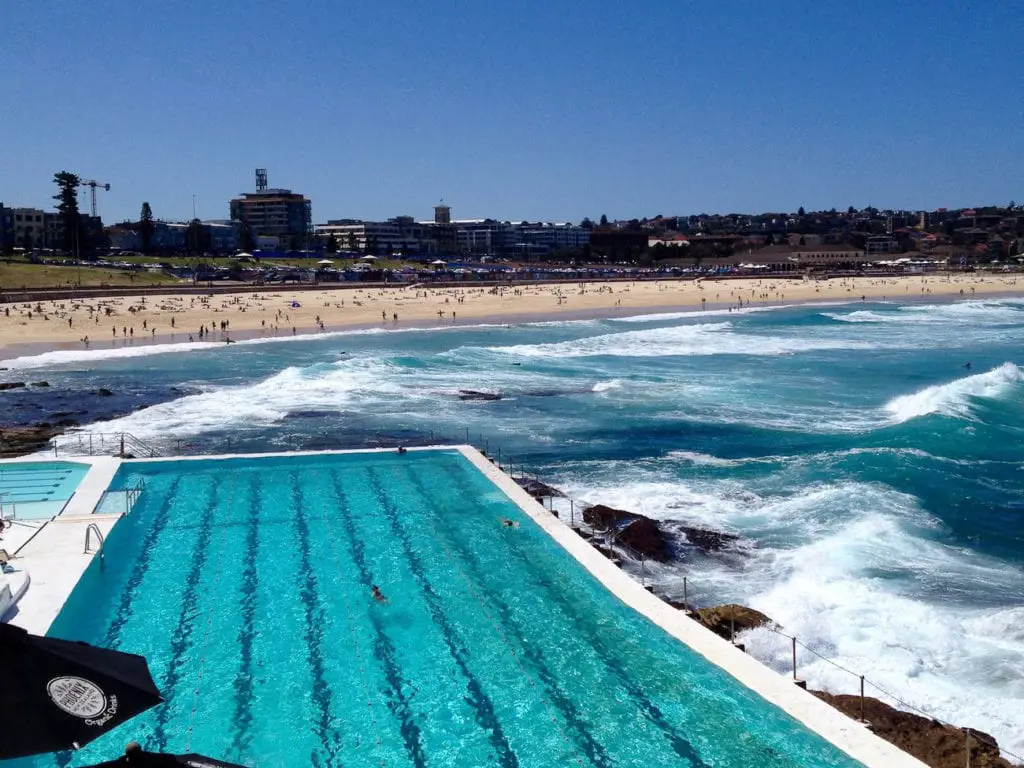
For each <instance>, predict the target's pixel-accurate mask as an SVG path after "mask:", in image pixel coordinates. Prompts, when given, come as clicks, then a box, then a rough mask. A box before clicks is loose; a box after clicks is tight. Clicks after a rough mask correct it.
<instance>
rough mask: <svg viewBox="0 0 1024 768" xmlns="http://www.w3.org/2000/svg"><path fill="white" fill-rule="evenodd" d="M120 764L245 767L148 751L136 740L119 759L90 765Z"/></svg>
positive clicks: (150, 767)
mask: <svg viewBox="0 0 1024 768" xmlns="http://www.w3.org/2000/svg"><path fill="white" fill-rule="evenodd" d="M120 765H134V766H140V767H141V768H181V766H185V768H243V767H242V766H240V765H236V764H235V763H225V762H224V761H223V760H214V759H213V758H212V757H203V756H202V755H193V754H189V755H167V754H164V753H163V752H146V751H144V750H143V749H142V747H140V746H139V745H138V744H136V743H135V742H132V743H131V744H129V745H128V746H127V747H126V748H125V750H124V754H123V755H122V756H121V757H119V758H117V760H108V761H107V762H105V763H99V764H97V765H92V766H89V768H115V766H120Z"/></svg>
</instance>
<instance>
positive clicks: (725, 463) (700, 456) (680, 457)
mask: <svg viewBox="0 0 1024 768" xmlns="http://www.w3.org/2000/svg"><path fill="white" fill-rule="evenodd" d="M666 458H669V459H675V460H677V461H683V462H687V463H689V464H693V465H694V466H698V467H736V466H739V465H740V464H742V463H743V462H744V461H746V459H723V458H721V457H720V456H712V455H711V454H709V453H700V452H698V451H669V453H668V454H666Z"/></svg>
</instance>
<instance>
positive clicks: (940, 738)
mask: <svg viewBox="0 0 1024 768" xmlns="http://www.w3.org/2000/svg"><path fill="white" fill-rule="evenodd" d="M516 482H517V483H518V484H519V485H520V486H521V487H523V488H524V490H526V491H527V492H528V493H529V494H530V495H531V496H533V497H534V498H536V499H538V500H541V499H544V498H566V495H565V494H564V493H563V492H562V491H560V490H559V489H557V488H555V487H553V486H550V485H547V484H546V483H542V482H540V481H539V480H536V479H531V478H516ZM556 514H557V513H556ZM582 519H583V522H584V523H585V525H586V526H587V528H586V529H576V530H577V533H579V534H580V535H581V536H583V537H584V538H585V539H587V540H588V541H589V543H590V544H591V545H592V546H593V547H594V548H595V549H597V551H599V552H600V553H601V554H602V555H604V556H605V557H608V558H609V559H611V560H612V561H613V562H615V563H616V564H619V565H622V563H623V562H624V561H623V558H624V557H625V558H629V559H634V560H635V559H642V558H646V559H649V560H654V561H656V562H660V563H668V562H682V561H684V560H685V559H686V557H687V556H688V555H689V554H690V553H692V552H699V553H702V554H718V553H723V552H724V553H730V552H731V553H736V554H739V555H742V551H743V542H742V539H741V538H740V537H739V536H737V535H736V534H733V533H727V532H725V531H715V530H711V529H706V528H698V527H693V526H688V525H685V524H684V523H682V522H681V521H669V520H655V519H653V518H650V517H647V516H646V515H642V514H640V513H638V512H631V511H628V510H622V509H615V508H613V507H608V506H605V505H603V504H595V505H592V506H589V507H585V508H583V509H582ZM659 597H661V599H662V600H664V601H665V602H666V603H668V604H669V605H671V606H672V607H674V608H677V609H679V610H682V611H686V612H687V614H688V615H689V616H690V618H692V619H693V620H694V621H698V622H700V623H701V624H702V625H703V626H705V627H707V628H708V629H709V630H711V631H712V632H714V633H715V634H717V635H719V636H720V637H722V638H724V639H726V640H735V639H736V638H737V636H739V635H741V634H742V633H743V632H745V631H747V630H750V629H755V628H757V627H760V626H764V625H771V626H778V625H777V624H776V622H774V621H773V620H772V619H771V617H769V616H766V615H765V614H763V613H761V612H760V611H757V610H755V609H753V608H750V607H747V606H745V605H739V604H736V603H728V604H725V605H715V606H709V607H705V608H699V609H696V610H693V606H692V605H684V604H683V603H682V602H679V601H676V600H673V599H671V598H670V597H668V596H665V595H659ZM740 639H742V638H740ZM811 693H813V694H814V695H815V696H817V697H818V698H819V699H821V700H822V701H824V702H826V703H827V704H829V705H831V706H833V707H835V708H836V709H838V710H839V711H840V712H842V713H843V714H845V715H847V716H849V717H851V718H853V719H854V720H861V706H862V700H861V698H860V697H859V696H851V695H845V694H831V693H827V692H825V691H811ZM863 720H864V721H865V723H866V725H867V727H868V728H870V729H871V730H872V731H873V732H874V733H875V734H877V735H878V736H879V737H881V738H883V739H885V740H886V741H888V742H889V743H891V744H893V745H894V746H896V747H899V748H900V749H902V750H903V751H904V752H907V753H908V754H911V755H913V756H914V757H916V758H917V759H918V760H920V761H921V762H923V763H925V764H926V765H929V766H931V768H963V766H964V765H968V764H969V765H970V766H971V767H972V768H1015V766H1014V765H1013V764H1012V763H1010V762H1008V761H1007V760H1005V759H1003V758H1002V757H1001V756H1000V752H999V745H998V743H997V742H996V739H995V738H994V737H993V736H991V735H989V734H987V733H984V732H983V731H978V730H975V729H973V728H971V729H969V734H970V736H969V738H968V730H967V729H964V728H960V727H956V726H953V725H947V724H945V723H941V722H939V721H937V720H931V719H929V718H926V717H922V716H920V715H916V714H913V713H910V712H904V711H902V710H899V709H896V708H895V707H892V706H890V705H889V704H886V703H885V702H883V701H881V700H879V699H875V698H872V697H869V696H865V697H864V699H863ZM968 744H969V746H968ZM968 748H969V749H970V762H969V763H968Z"/></svg>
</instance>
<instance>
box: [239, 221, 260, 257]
mask: <svg viewBox="0 0 1024 768" xmlns="http://www.w3.org/2000/svg"><path fill="white" fill-rule="evenodd" d="M238 247H239V248H241V249H242V250H243V251H245V252H246V253H252V252H253V251H255V250H256V238H255V237H253V234H252V226H251V225H250V224H249V222H248V221H242V222H240V223H239V225H238Z"/></svg>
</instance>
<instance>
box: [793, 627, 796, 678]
mask: <svg viewBox="0 0 1024 768" xmlns="http://www.w3.org/2000/svg"><path fill="white" fill-rule="evenodd" d="M792 639H793V679H794V680H796V636H795V635H794V636H793V638H792Z"/></svg>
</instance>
